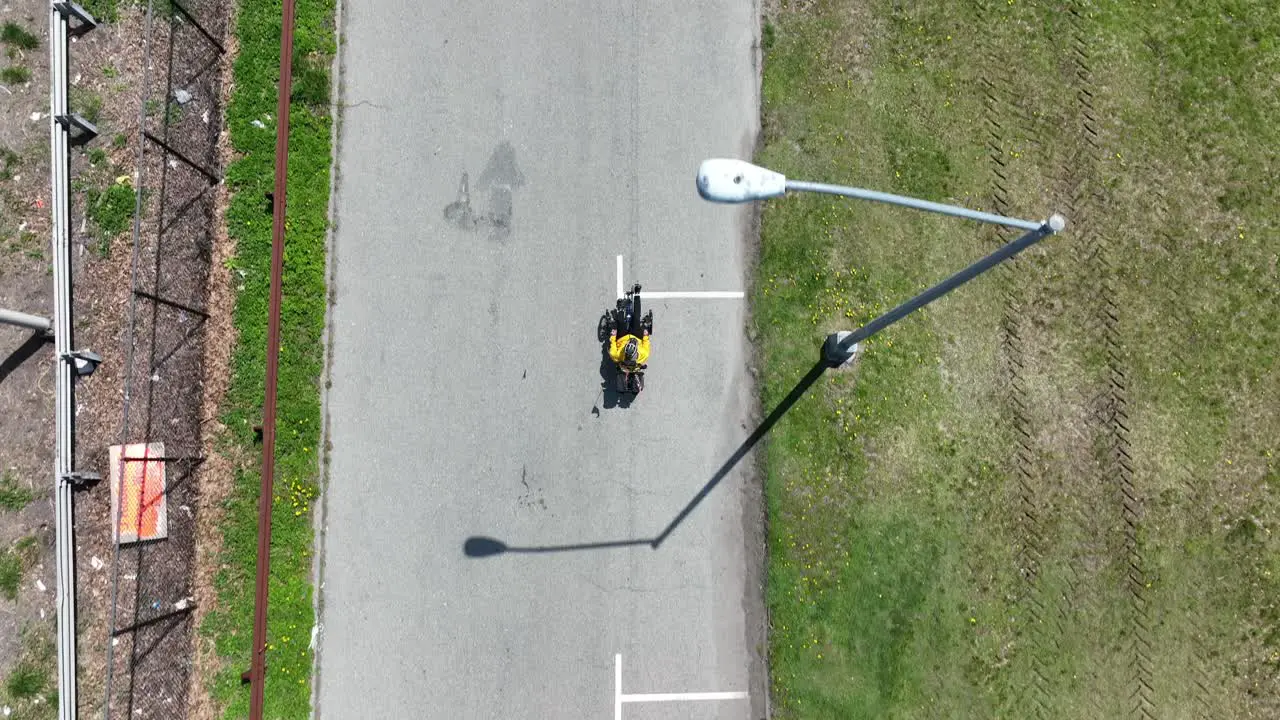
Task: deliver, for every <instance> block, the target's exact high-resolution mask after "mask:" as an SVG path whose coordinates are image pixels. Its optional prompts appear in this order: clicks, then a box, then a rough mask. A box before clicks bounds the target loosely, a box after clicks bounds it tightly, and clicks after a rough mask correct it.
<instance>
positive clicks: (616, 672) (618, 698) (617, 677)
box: [613, 255, 622, 720]
mask: <svg viewBox="0 0 1280 720" xmlns="http://www.w3.org/2000/svg"><path fill="white" fill-rule="evenodd" d="M618 263H619V265H621V263H622V256H621V255H619V256H618ZM618 282H619V283H621V282H622V281H621V280H619V281H618ZM618 287H622V286H621V285H619V286H618ZM613 720H622V653H618V654H616V655H614V656H613Z"/></svg>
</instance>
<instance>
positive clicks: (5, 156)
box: [0, 146, 22, 182]
mask: <svg viewBox="0 0 1280 720" xmlns="http://www.w3.org/2000/svg"><path fill="white" fill-rule="evenodd" d="M21 164H22V156H21V155H19V154H18V153H16V152H14V151H12V150H10V149H9V148H7V147H4V146H0V182H3V181H5V180H10V179H12V178H13V171H14V170H15V169H17V167H18V166H19V165H21Z"/></svg>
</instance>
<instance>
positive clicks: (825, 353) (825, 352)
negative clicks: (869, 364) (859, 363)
mask: <svg viewBox="0 0 1280 720" xmlns="http://www.w3.org/2000/svg"><path fill="white" fill-rule="evenodd" d="M852 334H853V333H851V332H849V331H847V330H841V331H840V332H834V333H831V334H830V335H828V336H827V339H826V340H825V341H823V343H822V362H823V363H825V364H826V366H827V367H829V368H838V367H844V366H847V365H849V364H851V363H852V362H853V359H854V358H855V357H857V356H858V353H859V352H861V351H862V346H861V345H860V344H858V343H854V344H853V345H850V346H849V348H848V349H844V348H841V347H840V343H841V342H843V341H844V339H845V338H847V337H849V336H850V335H852Z"/></svg>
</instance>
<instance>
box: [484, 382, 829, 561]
mask: <svg viewBox="0 0 1280 720" xmlns="http://www.w3.org/2000/svg"><path fill="white" fill-rule="evenodd" d="M830 367H831V366H830V365H829V364H828V363H826V362H824V361H819V362H818V363H817V364H815V365H814V366H813V367H812V368H810V369H809V372H808V373H806V374H805V376H804V377H803V378H801V379H800V382H798V383H796V386H795V387H794V388H792V389H791V392H789V393H788V394H787V396H786V397H785V398H783V400H782V402H780V403H778V405H777V407H775V408H774V409H773V410H772V411H771V412H770V413H769V416H768V417H766V418H765V419H764V422H762V423H760V425H759V426H757V427H756V429H755V430H754V431H753V432H752V433H751V434H750V435H748V436H747V438H746V439H745V440H743V441H742V444H740V445H739V446H738V449H737V450H734V451H733V454H732V455H730V456H729V459H727V460H725V461H724V464H722V465H721V466H720V469H718V470H716V472H715V474H713V475H712V476H711V479H710V480H708V481H707V482H706V484H704V485H703V486H702V487H701V488H700V489H699V490H698V492H697V493H696V494H695V495H694V496H693V498H692V499H691V500H689V502H688V504H686V505H685V506H684V508H682V509H681V510H680V512H678V513H676V516H675V517H674V518H672V520H671V522H669V523H667V526H666V527H665V528H663V529H662V531H661V532H660V533H658V534H657V535H655V536H654V537H652V538H631V539H626V540H608V541H603V542H589V543H573V544H566V545H530V546H515V545H508V544H507V543H505V542H503V541H502V540H498V539H496V538H493V537H488V536H485V535H473V536H471V537H469V538H467V540H466V542H464V543H463V544H462V551H463V553H464V554H465V555H466V556H467V557H471V558H484V557H495V556H497V555H505V554H508V553H558V552H571V551H576V550H613V549H617V548H624V547H634V546H639V545H648V546H649V547H651V548H652V549H654V550H657V549H658V548H659V547H660V546H661V545H662V543H663V542H665V541H666V539H667V538H668V537H670V535H671V534H672V533H673V532H675V530H676V528H678V527H680V525H681V524H682V523H683V522H684V521H685V520H686V519H687V518H688V517H689V515H690V514H692V513H693V511H694V509H696V508H697V507H698V505H699V504H701V503H702V501H703V500H705V499H706V497H707V496H708V495H710V494H711V491H712V490H715V488H716V486H717V485H719V484H720V482H721V481H723V480H724V479H725V477H726V476H728V475H729V473H730V472H732V471H733V469H734V468H735V467H737V465H738V463H739V462H741V461H742V459H743V458H744V457H746V456H747V453H749V452H751V449H752V448H754V447H755V445H756V443H758V442H760V440H761V439H762V438H763V437H764V436H765V435H767V434H768V433H769V430H771V429H772V428H773V426H774V425H776V424H777V422H778V421H779V420H781V419H782V416H783V415H786V414H787V411H788V410H790V409H791V406H793V405H795V404H796V402H797V401H799V400H800V398H802V397H804V394H805V393H806V392H807V391H808V390H809V388H810V387H811V386H812V385H813V384H814V383H815V382H817V381H818V378H820V377H822V374H823V373H824V372H825V371H826V370H827V369H828V368H830Z"/></svg>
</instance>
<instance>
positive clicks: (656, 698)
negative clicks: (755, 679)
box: [620, 692, 747, 703]
mask: <svg viewBox="0 0 1280 720" xmlns="http://www.w3.org/2000/svg"><path fill="white" fill-rule="evenodd" d="M746 699H747V694H746V693H745V692H704V693H639V694H629V695H623V696H621V700H620V702H624V703H631V702H673V701H678V700H746Z"/></svg>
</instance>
